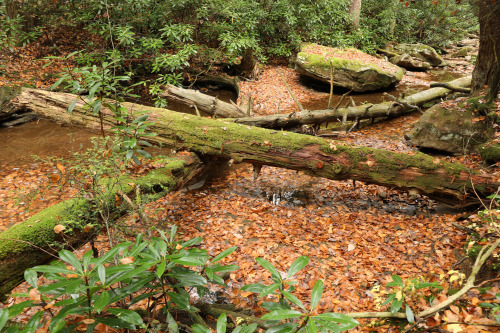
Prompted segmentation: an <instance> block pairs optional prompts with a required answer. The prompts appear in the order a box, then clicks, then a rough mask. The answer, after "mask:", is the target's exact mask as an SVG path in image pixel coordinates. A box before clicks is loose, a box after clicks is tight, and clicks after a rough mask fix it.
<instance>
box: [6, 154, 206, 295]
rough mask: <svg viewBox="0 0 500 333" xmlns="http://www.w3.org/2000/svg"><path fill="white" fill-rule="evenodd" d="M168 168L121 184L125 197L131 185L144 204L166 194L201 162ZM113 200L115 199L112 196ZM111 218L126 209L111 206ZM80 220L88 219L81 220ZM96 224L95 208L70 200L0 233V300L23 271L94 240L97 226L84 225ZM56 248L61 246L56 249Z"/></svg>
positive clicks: (172, 163) (181, 161)
mask: <svg viewBox="0 0 500 333" xmlns="http://www.w3.org/2000/svg"><path fill="white" fill-rule="evenodd" d="M164 163H166V164H167V165H166V166H165V167H163V168H161V169H157V170H154V171H151V172H150V173H149V174H148V175H146V176H143V177H140V178H137V179H129V180H125V179H123V181H120V182H119V184H121V186H120V188H118V186H117V188H116V189H115V191H116V193H119V192H118V190H119V191H121V192H124V193H129V192H130V191H132V192H134V191H133V190H132V189H133V188H132V187H131V186H130V185H131V184H132V183H134V184H136V185H138V186H140V188H141V191H142V193H143V194H147V195H145V196H144V197H143V200H144V201H145V202H147V201H151V200H154V199H157V198H160V197H161V196H163V195H165V194H166V193H168V192H169V191H170V190H172V189H174V188H176V186H177V185H178V184H179V185H182V184H184V182H185V181H187V180H189V179H190V178H191V177H193V176H194V175H196V174H197V172H198V171H199V170H200V164H201V163H200V161H199V160H198V159H197V158H196V157H195V156H189V157H185V158H183V159H165V161H164ZM111 197H112V198H114V196H111ZM109 207H110V209H111V211H110V212H109V213H110V216H112V217H114V218H117V217H118V216H120V215H123V214H125V213H126V212H127V211H128V208H129V207H128V206H120V205H119V204H118V203H115V202H113V203H110V205H109ZM82 216H84V217H87V218H83V219H82ZM98 220H99V216H97V213H96V210H95V207H94V206H93V205H91V204H90V203H89V202H88V201H87V200H84V199H71V200H67V201H63V202H61V203H59V204H57V205H55V206H52V207H49V208H47V209H44V210H42V211H41V212H39V213H38V214H35V215H34V216H32V217H30V218H29V219H27V220H26V221H24V222H22V223H20V224H16V225H15V226H13V227H11V228H9V229H8V230H6V231H4V232H2V233H0V300H2V299H4V298H5V296H6V294H8V293H9V292H10V291H11V290H12V289H13V288H15V287H16V286H17V285H19V284H20V283H22V282H23V281H24V279H23V274H24V271H25V270H26V269H28V268H30V267H33V266H36V265H42V264H45V263H47V262H50V261H52V260H53V259H54V258H55V255H56V254H57V250H58V249H59V248H61V247H62V246H65V247H67V248H71V249H77V248H79V247H80V246H82V245H83V244H85V243H87V242H88V241H90V240H91V239H92V238H94V237H95V236H96V235H97V234H98V233H99V231H100V230H101V227H100V226H96V227H93V228H91V229H90V230H86V228H85V226H86V225H87V224H92V225H95V223H96V222H97V221H98ZM59 224H60V225H63V226H65V227H66V229H67V230H72V232H71V233H68V234H62V233H56V232H55V231H54V227H55V226H56V225H59ZM56 244H61V247H58V246H57V245H56Z"/></svg>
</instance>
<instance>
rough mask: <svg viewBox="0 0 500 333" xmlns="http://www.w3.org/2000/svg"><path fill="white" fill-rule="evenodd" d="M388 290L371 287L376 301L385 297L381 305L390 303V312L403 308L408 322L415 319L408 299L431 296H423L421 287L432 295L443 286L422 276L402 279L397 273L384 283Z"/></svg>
mask: <svg viewBox="0 0 500 333" xmlns="http://www.w3.org/2000/svg"><path fill="white" fill-rule="evenodd" d="M385 287H386V288H388V291H386V290H381V288H380V285H378V286H375V287H374V288H372V290H371V292H372V294H373V295H374V297H375V301H376V302H381V301H382V298H383V297H385V298H386V299H385V300H384V301H383V302H381V305H382V306H384V305H390V311H391V313H393V314H394V313H397V312H399V311H400V310H401V309H404V311H405V315H406V319H407V320H408V322H410V323H413V322H414V321H415V315H414V313H413V310H412V309H411V307H410V305H409V304H408V301H409V300H414V299H416V298H418V297H424V298H427V299H429V300H430V299H432V298H433V297H432V296H431V297H429V296H424V294H423V293H422V289H428V290H429V291H430V293H431V295H433V294H434V293H436V292H439V291H441V290H443V287H442V286H441V285H440V284H439V283H438V282H429V281H427V280H425V279H424V278H423V277H419V278H415V279H411V280H410V279H408V280H403V279H402V278H401V277H400V276H399V275H395V274H394V275H392V281H391V282H389V283H387V284H386V285H385Z"/></svg>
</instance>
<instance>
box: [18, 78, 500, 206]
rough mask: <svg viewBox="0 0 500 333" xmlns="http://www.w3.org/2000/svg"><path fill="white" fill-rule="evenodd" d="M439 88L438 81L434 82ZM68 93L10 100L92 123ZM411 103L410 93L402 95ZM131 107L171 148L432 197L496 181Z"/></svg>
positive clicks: (450, 197)
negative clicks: (141, 113) (69, 108)
mask: <svg viewBox="0 0 500 333" xmlns="http://www.w3.org/2000/svg"><path fill="white" fill-rule="evenodd" d="M434 89H445V88H434ZM74 99H75V95H71V94H63V93H50V92H47V91H43V90H36V89H23V91H22V93H21V95H19V96H18V97H17V99H16V100H14V101H13V103H15V104H16V105H18V106H20V107H21V106H22V107H24V108H28V109H30V110H32V111H35V112H37V113H39V114H40V115H44V116H46V117H49V118H52V119H55V120H58V121H60V122H64V123H72V124H81V125H83V126H88V127H91V128H98V127H99V119H98V118H97V117H95V116H93V115H92V114H91V112H87V110H85V109H84V108H83V107H82V106H83V105H82V103H81V102H78V103H77V104H76V106H75V108H74V109H73V112H72V113H71V114H68V113H67V112H66V107H67V106H68V105H70V104H71V103H72V102H73V100H74ZM408 102H409V103H411V104H418V103H417V102H415V100H409V101H408ZM123 106H124V107H126V108H128V109H129V110H130V111H131V112H135V111H137V110H144V109H147V110H150V111H151V120H152V121H154V125H153V126H152V127H151V130H152V131H153V132H156V133H158V135H157V136H156V137H154V138H153V140H154V141H156V142H158V143H162V144H163V145H166V146H169V147H175V148H176V149H178V150H180V149H184V150H190V151H193V152H197V153H200V154H204V155H212V156H218V157H222V158H226V159H232V160H234V161H235V162H249V163H252V164H257V165H270V166H276V167H281V168H287V169H293V170H301V171H304V172H305V173H307V174H310V175H313V176H317V177H324V178H328V179H333V180H345V179H354V180H360V181H364V182H367V183H373V184H379V185H383V186H388V187H394V188H399V189H405V190H410V189H415V190H416V191H418V192H419V193H422V194H425V195H427V196H429V197H431V198H434V199H436V200H440V201H444V202H448V203H450V204H454V205H460V204H463V203H466V202H468V201H469V202H470V200H473V199H474V198H475V195H474V194H472V193H473V188H472V186H473V184H474V188H475V189H476V191H477V192H478V193H479V194H480V195H488V194H491V193H493V192H494V191H495V190H496V189H497V186H498V183H497V181H496V179H495V178H494V177H493V176H491V175H488V174H480V173H475V172H473V171H471V170H469V169H468V168H467V167H465V166H463V165H462V164H460V163H448V162H445V161H442V160H439V159H436V158H434V157H431V156H429V155H426V154H422V153H415V154H403V153H394V152H390V151H385V150H380V149H375V148H366V147H356V146H349V145H346V144H345V143H343V142H337V141H331V140H325V139H322V138H319V137H311V136H307V135H301V134H296V133H289V132H282V131H273V130H268V129H263V128H257V127H251V126H246V125H242V124H235V123H233V122H230V121H226V120H213V119H206V118H201V117H197V116H192V115H186V114H181V113H178V112H173V111H169V110H166V109H159V108H151V107H149V108H146V107H144V106H140V105H137V104H132V103H123ZM113 119H114V118H113V116H112V113H111V111H110V110H107V109H103V120H104V122H105V128H110V127H111V126H113V125H115V124H114V123H113V121H114V120H113Z"/></svg>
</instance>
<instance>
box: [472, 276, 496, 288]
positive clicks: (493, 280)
mask: <svg viewBox="0 0 500 333" xmlns="http://www.w3.org/2000/svg"><path fill="white" fill-rule="evenodd" d="M495 281H500V278H496V279H491V280H486V281H483V282H481V283H480V284H478V285H477V287H478V288H479V287H482V286H484V285H485V284H488V283H490V282H495Z"/></svg>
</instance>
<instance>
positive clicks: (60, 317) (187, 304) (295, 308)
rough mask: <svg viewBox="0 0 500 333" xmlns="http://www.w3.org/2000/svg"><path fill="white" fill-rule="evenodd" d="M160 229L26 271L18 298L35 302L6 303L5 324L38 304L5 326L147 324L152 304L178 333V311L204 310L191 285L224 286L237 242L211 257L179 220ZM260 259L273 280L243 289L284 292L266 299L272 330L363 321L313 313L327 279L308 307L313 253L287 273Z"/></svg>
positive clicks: (324, 328)
mask: <svg viewBox="0 0 500 333" xmlns="http://www.w3.org/2000/svg"><path fill="white" fill-rule="evenodd" d="M159 234H160V237H153V238H151V239H150V240H144V239H143V236H142V235H138V236H137V238H136V241H135V242H134V243H132V242H124V243H121V244H118V245H116V246H114V247H113V248H111V249H110V250H109V251H107V252H106V253H104V254H102V255H101V256H100V257H93V253H92V251H88V252H86V253H85V254H84V255H83V256H82V258H81V259H78V258H77V257H76V256H75V255H74V254H73V253H72V252H70V251H68V250H61V251H59V259H60V260H59V261H54V262H52V263H51V264H50V265H41V266H36V267H33V268H30V269H28V270H26V272H25V274H24V277H25V280H26V281H27V282H28V284H29V285H30V287H29V288H28V291H27V292H26V293H21V294H17V295H15V296H16V297H26V298H28V300H26V301H23V302H21V303H18V304H15V305H12V306H10V307H7V308H4V309H0V330H2V329H3V328H5V327H6V325H7V321H8V320H9V319H10V318H13V317H16V316H17V315H19V314H21V313H22V312H23V311H25V310H26V309H28V308H36V309H38V311H37V312H36V313H35V314H34V315H33V316H32V318H31V319H30V321H29V322H28V324H27V325H26V326H25V327H23V328H21V327H17V326H11V327H9V328H7V329H6V330H5V332H8V333H15V332H26V333H32V332H35V331H36V330H37V329H38V328H40V327H42V326H44V325H47V324H48V329H49V331H50V332H67V331H73V330H76V329H77V328H78V327H79V326H81V325H87V328H86V330H87V332H91V331H92V330H93V329H94V328H95V327H96V325H97V324H99V323H102V324H105V325H108V326H111V327H114V328H125V329H130V330H135V329H138V328H142V329H146V330H148V329H149V328H150V327H149V326H148V325H151V324H146V323H151V322H152V321H151V319H152V316H153V314H152V312H153V309H154V308H156V306H157V305H159V304H163V305H165V308H164V312H165V315H166V325H167V327H168V331H169V332H178V331H179V330H178V326H177V324H176V323H175V320H174V319H173V317H172V315H171V313H170V312H171V311H173V310H174V309H181V310H185V311H191V312H196V311H197V309H196V308H195V307H193V306H192V305H191V301H190V299H191V294H190V293H189V292H188V291H187V290H196V292H197V294H198V296H199V297H203V295H204V294H205V293H206V292H208V284H210V283H214V284H219V285H222V286H225V284H224V280H223V279H222V278H221V277H220V276H219V274H221V273H224V272H230V271H233V270H235V269H238V266H235V265H221V264H220V261H221V260H222V259H224V258H225V257H227V256H229V255H230V254H231V253H233V252H234V251H235V250H236V247H231V248H228V249H226V250H224V251H223V252H221V253H220V254H218V255H217V256H215V257H213V258H210V256H209V254H208V252H207V251H206V250H203V249H200V248H198V247H197V245H199V244H200V243H201V241H202V239H201V238H199V237H198V238H193V239H190V240H188V241H179V240H178V239H177V227H176V226H172V227H171V229H170V232H169V233H168V234H165V233H163V232H161V231H159ZM256 261H257V262H258V263H259V264H261V265H262V266H263V267H264V268H265V269H266V270H268V271H269V272H270V273H271V276H272V280H273V282H274V284H271V285H270V286H265V285H260V284H254V285H248V286H245V287H244V288H243V290H250V291H254V292H259V293H260V295H261V296H264V295H270V294H273V295H279V301H278V302H276V303H273V302H265V303H263V307H264V308H266V309H267V310H268V311H270V312H269V313H267V314H266V315H264V316H263V317H262V319H263V320H264V321H265V322H266V323H267V324H266V326H268V327H269V328H268V329H267V330H266V332H291V331H294V332H342V331H346V330H349V329H351V328H353V327H355V326H357V325H358V324H359V323H358V322H357V321H356V320H354V319H352V318H350V317H348V316H346V315H342V314H338V313H322V314H316V315H313V314H312V313H313V311H314V309H315V308H316V306H317V305H318V303H319V301H320V299H321V296H322V293H323V282H322V281H321V280H318V281H316V283H315V285H314V287H313V290H312V295H311V300H310V306H309V310H307V309H306V307H305V306H304V305H303V303H302V302H301V301H300V300H299V299H298V298H297V297H296V296H295V295H293V294H292V292H293V290H294V285H295V284H296V283H297V281H294V280H292V278H293V277H294V276H295V275H296V274H297V273H298V272H299V271H300V270H301V269H303V268H304V267H305V266H306V265H307V264H308V262H309V258H307V257H304V256H303V257H300V258H298V259H297V260H296V261H295V262H294V263H293V264H292V265H291V267H290V268H289V270H288V272H287V273H286V277H285V278H283V277H282V275H281V274H280V273H279V272H278V270H277V269H276V268H275V267H274V266H273V265H271V264H270V263H269V262H268V261H267V260H265V259H263V258H257V259H256ZM39 275H43V277H44V280H43V281H44V284H41V285H39V279H38V276H39ZM146 299H147V300H149V302H148V303H147V304H150V306H151V308H148V309H145V310H146V312H145V313H146V316H148V318H149V317H151V318H149V319H150V320H148V321H146V322H144V318H143V317H142V316H141V315H140V314H139V313H138V312H137V311H136V310H134V309H136V308H137V305H138V303H139V302H141V303H142V304H144V302H142V301H143V300H146ZM55 309H58V311H56V310H55ZM69 316H78V317H79V318H80V319H81V320H78V321H71V320H68V317H69ZM227 326H228V324H227V316H226V314H222V315H221V316H220V317H219V318H218V320H217V327H216V328H217V332H220V333H223V332H226V328H227ZM81 328H84V326H83V327H80V329H81ZM256 330H257V323H252V324H246V323H240V324H238V325H237V326H236V327H235V328H234V330H233V332H240V333H251V332H255V331H256ZM193 331H194V332H211V331H210V330H209V329H207V328H206V327H204V326H201V325H193Z"/></svg>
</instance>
